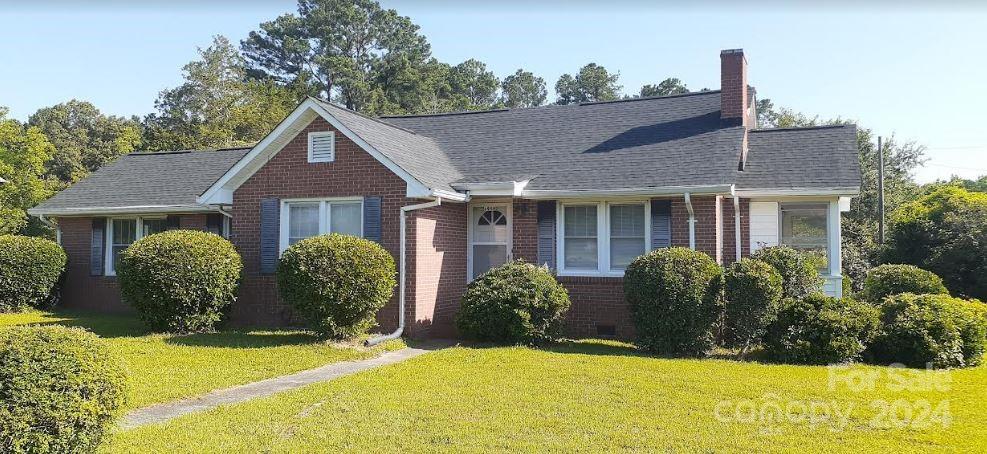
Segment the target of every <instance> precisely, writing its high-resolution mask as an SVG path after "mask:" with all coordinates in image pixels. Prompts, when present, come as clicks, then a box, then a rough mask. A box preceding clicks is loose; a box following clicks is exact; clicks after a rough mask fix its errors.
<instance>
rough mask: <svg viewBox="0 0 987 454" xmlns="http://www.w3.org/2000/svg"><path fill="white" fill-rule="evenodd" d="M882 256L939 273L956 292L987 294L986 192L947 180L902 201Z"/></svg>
mask: <svg viewBox="0 0 987 454" xmlns="http://www.w3.org/2000/svg"><path fill="white" fill-rule="evenodd" d="M884 259H885V260H886V261H888V262H889V263H905V264H911V265H915V266H919V267H922V268H924V269H927V270H929V271H932V272H933V273H936V274H938V275H939V276H940V277H942V279H943V281H944V282H945V283H946V287H948V288H949V290H950V291H951V292H952V293H953V294H954V295H959V296H968V297H973V298H978V299H983V300H987V272H985V271H984V270H987V194H985V193H981V192H970V191H967V190H966V189H963V188H961V187H958V186H943V187H939V188H937V189H935V190H933V191H932V192H930V193H928V194H926V195H924V196H922V197H920V198H918V199H917V200H914V201H911V202H908V203H905V204H902V205H901V206H900V207H898V208H897V209H896V210H894V212H893V213H892V215H891V224H890V228H889V229H888V244H887V247H886V249H885V251H884Z"/></svg>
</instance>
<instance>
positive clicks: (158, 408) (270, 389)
mask: <svg viewBox="0 0 987 454" xmlns="http://www.w3.org/2000/svg"><path fill="white" fill-rule="evenodd" d="M449 345H451V344H449V343H438V342H436V343H429V344H423V345H416V346H415V347H407V348H403V349H401V350H395V351H392V352H387V353H384V354H382V355H380V356H377V357H375V358H369V359H364V360H359V361H343V362H339V363H333V364H328V365H325V366H322V367H319V368H316V369H309V370H304V371H301V372H296V373H294V374H291V375H284V376H281V377H274V378H269V379H267V380H261V381H258V382H253V383H247V384H245V385H240V386H235V387H232V388H226V389H221V390H217V391H213V392H210V393H208V394H203V395H201V396H198V397H192V398H189V399H182V400H176V401H172V402H166V403H163V404H157V405H152V406H150V407H144V408H139V409H137V410H134V411H132V412H130V413H127V414H126V415H125V416H124V417H123V419H122V420H121V421H120V424H119V427H120V428H121V429H123V430H127V429H133V428H135V427H140V426H143V425H147V424H155V423H159V422H164V421H167V420H169V419H172V418H177V417H179V416H182V415H187V414H189V413H195V412H200V411H205V410H209V409H213V408H216V407H218V406H220V405H229V404H236V403H240V402H244V401H248V400H251V399H257V398H259V397H267V396H270V395H272V394H275V393H279V392H281V391H287V390H289V389H295V388H300V387H302V386H305V385H310V384H312V383H318V382H323V381H329V380H333V379H336V378H339V377H344V376H347V375H352V374H355V373H357V372H362V371H365V370H368V369H373V368H375V367H380V366H386V365H388V364H394V363H398V362H401V361H404V360H406V359H411V358H414V357H416V356H419V355H422V354H425V353H428V352H430V351H433V350H438V349H441V348H444V347H447V346H449Z"/></svg>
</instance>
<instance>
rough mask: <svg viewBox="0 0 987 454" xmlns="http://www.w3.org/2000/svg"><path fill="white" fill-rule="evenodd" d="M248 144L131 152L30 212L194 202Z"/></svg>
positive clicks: (235, 160)
mask: <svg viewBox="0 0 987 454" xmlns="http://www.w3.org/2000/svg"><path fill="white" fill-rule="evenodd" d="M248 151H250V149H249V148H241V149H228V150H216V151H173V152H161V153H131V154H128V155H124V156H121V157H120V158H118V159H117V160H116V161H114V162H113V163H111V164H107V165H106V166H104V167H103V168H101V169H99V170H98V171H96V172H93V173H92V175H89V177H87V178H85V179H83V180H82V181H79V182H78V183H76V184H74V185H72V186H69V187H68V188H67V189H65V190H64V191H61V192H59V193H58V194H56V195H55V196H54V197H52V198H50V199H48V200H47V201H45V202H44V203H42V204H40V205H38V206H37V207H35V208H34V209H33V210H32V211H34V212H41V213H45V212H48V213H50V212H52V211H57V210H62V209H81V208H122V207H132V206H194V205H195V204H196V202H195V199H196V197H198V196H199V194H201V193H202V192H203V191H205V190H206V189H208V188H209V186H211V185H212V184H213V183H214V182H215V181H216V180H217V179H219V177H220V176H222V175H223V174H224V173H226V171H227V170H229V168H230V167H232V166H233V164H234V163H236V162H237V161H238V160H240V158H242V157H243V155H245V154H247V152H248Z"/></svg>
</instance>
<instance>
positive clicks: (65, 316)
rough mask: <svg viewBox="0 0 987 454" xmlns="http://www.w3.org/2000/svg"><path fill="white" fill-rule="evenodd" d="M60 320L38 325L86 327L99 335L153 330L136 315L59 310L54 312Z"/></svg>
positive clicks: (146, 333)
mask: <svg viewBox="0 0 987 454" xmlns="http://www.w3.org/2000/svg"><path fill="white" fill-rule="evenodd" d="M53 315H54V316H55V317H57V318H58V319H59V320H57V321H49V322H41V323H38V325H61V326H72V327H79V328H85V329H87V330H89V331H92V332H93V333H94V334H96V335H97V336H99V337H105V338H114V337H139V336H146V335H148V334H151V331H150V330H148V329H147V327H145V326H144V324H143V323H141V321H140V320H138V319H137V317H136V316H134V315H127V314H90V313H85V312H74V311H71V312H70V311H59V312H56V313H54V314H53Z"/></svg>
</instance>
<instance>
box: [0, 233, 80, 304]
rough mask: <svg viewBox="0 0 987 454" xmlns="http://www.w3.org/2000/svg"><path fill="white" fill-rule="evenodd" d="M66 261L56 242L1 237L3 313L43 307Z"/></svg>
mask: <svg viewBox="0 0 987 454" xmlns="http://www.w3.org/2000/svg"><path fill="white" fill-rule="evenodd" d="M66 260H67V257H66V256H65V251H63V250H62V247H61V246H59V245H58V244H55V242H54V241H50V240H46V239H44V238H36V237H29V236H19V235H0V313H3V312H20V311H23V310H25V309H27V308H29V307H40V306H42V305H43V303H44V302H45V301H46V300H47V299H48V297H49V295H50V294H51V292H52V289H53V288H54V287H55V284H56V283H58V278H59V276H61V275H62V272H63V271H65V261H66Z"/></svg>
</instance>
